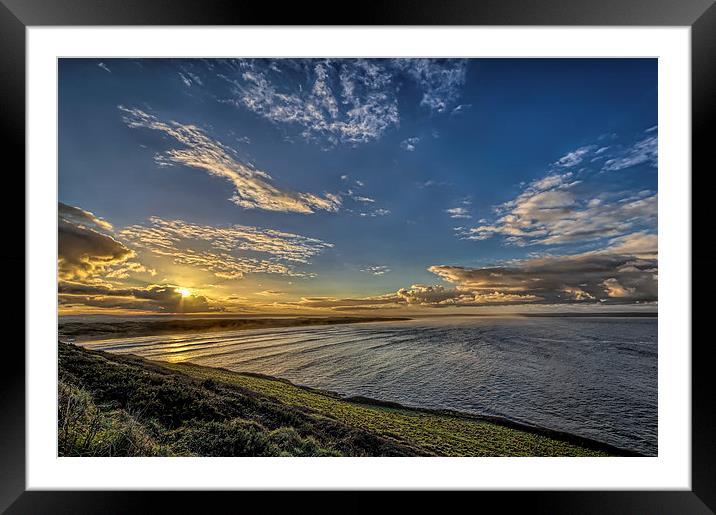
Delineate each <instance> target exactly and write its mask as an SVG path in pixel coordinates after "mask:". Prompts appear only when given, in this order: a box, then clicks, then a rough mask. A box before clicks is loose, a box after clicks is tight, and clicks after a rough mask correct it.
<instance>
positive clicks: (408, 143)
mask: <svg viewBox="0 0 716 515" xmlns="http://www.w3.org/2000/svg"><path fill="white" fill-rule="evenodd" d="M419 142H420V138H418V137H414V138H408V139H406V140H403V141H401V142H400V148H402V149H403V150H407V151H408V152H414V151H415V146H416V145H417V144H418V143H419Z"/></svg>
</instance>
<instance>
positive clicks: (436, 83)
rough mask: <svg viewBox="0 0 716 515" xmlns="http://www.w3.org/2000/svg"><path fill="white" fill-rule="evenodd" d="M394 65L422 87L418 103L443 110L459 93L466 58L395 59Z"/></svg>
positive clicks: (464, 74) (465, 72) (462, 82)
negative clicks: (421, 94) (421, 95)
mask: <svg viewBox="0 0 716 515" xmlns="http://www.w3.org/2000/svg"><path fill="white" fill-rule="evenodd" d="M393 63H394V64H395V66H396V67H397V68H399V69H401V70H403V71H404V72H405V73H407V74H408V76H410V77H412V78H413V79H414V80H415V82H416V83H417V84H418V85H419V86H420V87H421V88H422V90H423V97H422V99H421V100H420V104H421V105H423V106H426V107H428V108H429V109H431V110H433V111H437V112H439V113H442V112H444V111H445V110H446V109H447V108H448V107H449V106H450V105H451V104H453V103H454V102H455V101H456V100H457V98H458V97H459V95H460V89H461V88H462V86H463V85H464V84H465V78H466V75H467V59H395V60H393Z"/></svg>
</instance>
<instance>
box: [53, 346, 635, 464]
mask: <svg viewBox="0 0 716 515" xmlns="http://www.w3.org/2000/svg"><path fill="white" fill-rule="evenodd" d="M58 352H59V357H60V360H59V377H60V391H61V392H68V391H70V392H74V393H73V395H75V398H78V399H87V400H86V401H83V402H84V403H85V404H87V403H89V404H88V406H89V407H90V408H89V409H90V411H91V412H93V413H98V412H99V413H100V417H101V418H103V419H104V420H105V421H108V422H107V424H106V425H107V426H108V427H109V428H110V430H111V431H110V433H111V434H114V435H123V436H121V438H120V441H121V442H125V443H126V441H127V438H128V436H127V431H128V432H129V437H134V436H136V435H139V436H140V437H141V438H140V445H139V447H138V449H139V450H137V448H134V447H132V448H130V451H128V452H130V454H121V453H117V451H116V448H117V447H116V445H115V446H110V451H109V452H110V454H102V453H103V452H106V451H105V450H103V449H104V448H103V447H102V445H105V444H104V443H103V442H107V436H106V435H104V436H102V435H99V436H98V437H97V441H98V442H99V443H98V447H96V448H95V447H93V448H90V449H88V448H77V447H73V446H72V444H71V442H72V441H74V442H77V441H82V442H87V441H90V442H94V441H95V440H93V439H92V438H89V439H88V437H86V436H84V435H82V436H81V438H75V439H74V440H70V444H69V445H68V444H67V439H65V440H63V445H64V447H63V449H65V451H63V452H64V454H63V455H68V456H69V455H77V456H79V455H82V456H100V455H110V456H120V455H133V456H134V455H136V456H139V455H141V456H145V455H146V456H157V455H160V456H190V455H198V456H253V455H261V456H274V455H311V456H318V455H321V456H322V455H336V456H337V455H341V456H453V457H458V456H464V457H468V456H474V457H478V456H485V457H486V456H565V457H567V456H592V457H604V456H643V455H642V454H641V453H638V452H635V451H631V450H628V449H622V448H619V447H616V446H613V445H610V444H606V443H604V442H600V441H597V440H593V439H589V438H585V437H580V436H577V435H573V434H571V433H566V432H560V431H555V430H550V429H546V428H540V427H535V426H532V425H528V424H522V423H518V422H513V421H510V420H508V419H504V418H501V417H491V416H480V415H474V414H470V413H465V412H460V411H457V410H446V409H430V408H420V407H411V406H405V405H402V404H400V403H395V402H389V401H382V400H378V399H371V398H367V397H361V396H343V395H340V394H338V393H336V392H332V391H329V390H321V389H316V388H311V387H307V386H301V385H296V384H295V383H293V382H291V381H289V380H286V379H282V378H279V377H273V376H268V375H265V374H257V373H250V372H233V371H229V370H227V369H224V368H218V367H208V366H203V365H196V364H194V363H189V362H181V363H170V362H165V361H161V360H149V359H146V358H141V357H138V356H136V355H133V354H114V353H111V352H106V351H96V350H90V349H86V348H84V347H82V346H81V345H73V344H68V343H64V342H61V341H59V342H58ZM62 405H66V406H69V405H74V404H72V403H70V404H67V403H66V402H65V403H64V404H62ZM217 410H218V411H217ZM115 426H118V429H117V427H115ZM123 428H129V429H128V430H125V429H123ZM287 432H288V433H287ZM287 435H293V436H287ZM118 438H119V436H118ZM287 438H288V440H287ZM236 439H239V440H241V442H239V443H240V445H239V443H237V442H236ZM242 439H243V440H242ZM297 439H298V440H297ZM130 440H131V438H130ZM227 440H228V441H229V442H230V443H231V445H230V446H228V447H227V445H228V444H227V443H226V442H227ZM256 441H260V442H262V445H263V447H262V450H259V451H256V448H255V447H252V445H253V444H252V443H251V442H254V443H255V442H256ZM222 442H223V443H222ZM247 442H248V443H247ZM290 442H299V443H300V445H299V444H298V443H296V445H299V446H298V447H295V446H293V445H294V444H290V445H291V446H289V447H288V448H286V447H281V446H285V445H288V444H289V443H290ZM301 442H302V443H301ZM123 445H124V444H123ZM237 445H239V447H237ZM98 449H99V450H98ZM301 449H303V451H302V450H301ZM306 449H308V450H306ZM296 452H298V453H299V454H296ZM301 452H304V453H305V452H309V454H301ZM112 453H114V454H112ZM137 453H138V454H137ZM286 453H288V454H286ZM316 453H317V454H316Z"/></svg>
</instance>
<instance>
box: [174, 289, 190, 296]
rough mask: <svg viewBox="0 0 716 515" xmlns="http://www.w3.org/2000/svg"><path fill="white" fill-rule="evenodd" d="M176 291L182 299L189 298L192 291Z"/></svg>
mask: <svg viewBox="0 0 716 515" xmlns="http://www.w3.org/2000/svg"><path fill="white" fill-rule="evenodd" d="M174 291H175V292H177V293H178V294H179V295H181V296H182V297H188V296H190V295H191V291H190V290H189V289H188V288H177V289H175V290H174Z"/></svg>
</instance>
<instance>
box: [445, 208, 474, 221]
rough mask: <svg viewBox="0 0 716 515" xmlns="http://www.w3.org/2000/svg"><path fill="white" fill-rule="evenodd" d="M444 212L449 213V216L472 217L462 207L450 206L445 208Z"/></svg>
mask: <svg viewBox="0 0 716 515" xmlns="http://www.w3.org/2000/svg"><path fill="white" fill-rule="evenodd" d="M445 212H446V213H447V214H449V215H450V218H472V216H471V215H470V213H469V212H468V210H467V209H465V208H464V207H451V208H450V209H446V210H445Z"/></svg>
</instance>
